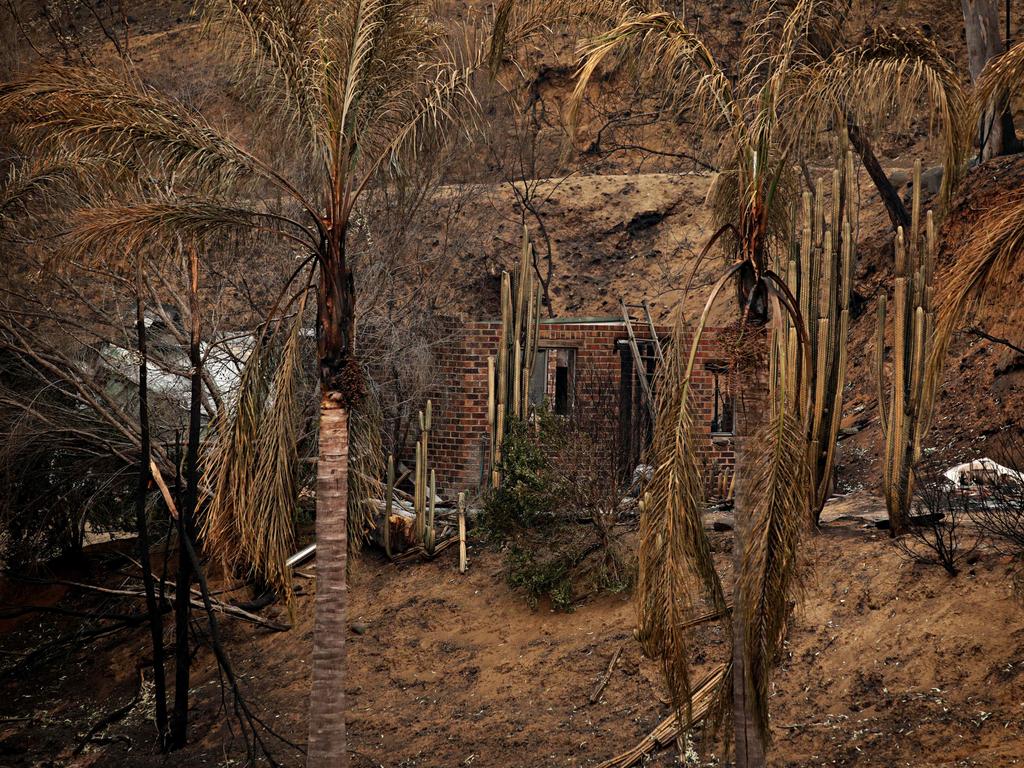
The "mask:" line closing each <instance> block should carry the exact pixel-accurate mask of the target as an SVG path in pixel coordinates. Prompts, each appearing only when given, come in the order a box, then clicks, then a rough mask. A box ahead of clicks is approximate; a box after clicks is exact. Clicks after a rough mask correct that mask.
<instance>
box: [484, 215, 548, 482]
mask: <svg viewBox="0 0 1024 768" xmlns="http://www.w3.org/2000/svg"><path fill="white" fill-rule="evenodd" d="M540 295H541V288H540V282H539V281H538V280H537V279H536V277H535V276H534V273H533V244H532V243H531V242H530V235H529V233H528V232H527V230H526V227H523V241H522V249H521V251H520V258H519V264H518V266H517V267H516V268H515V274H514V275H513V276H511V277H510V276H509V273H508V272H507V271H503V272H502V273H501V331H500V333H499V336H498V352H497V355H492V356H490V357H488V358H487V419H488V423H489V424H490V428H491V429H490V431H491V444H490V466H491V486H492V487H494V488H497V487H498V486H499V485H500V484H501V469H500V467H501V446H502V442H503V441H504V438H505V434H506V433H507V432H508V429H509V427H510V426H511V423H512V420H513V419H525V418H526V417H527V415H528V413H529V405H530V372H531V371H532V370H533V365H534V362H535V360H536V358H537V339H538V335H539V332H540Z"/></svg>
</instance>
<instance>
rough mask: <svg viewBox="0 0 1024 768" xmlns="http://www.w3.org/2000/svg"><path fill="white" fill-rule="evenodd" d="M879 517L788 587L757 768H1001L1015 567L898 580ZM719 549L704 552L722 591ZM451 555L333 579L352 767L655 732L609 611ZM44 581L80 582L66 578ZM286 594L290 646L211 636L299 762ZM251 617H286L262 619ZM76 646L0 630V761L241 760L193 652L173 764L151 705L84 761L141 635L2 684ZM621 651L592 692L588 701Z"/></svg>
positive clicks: (302, 686) (482, 764)
mask: <svg viewBox="0 0 1024 768" xmlns="http://www.w3.org/2000/svg"><path fill="white" fill-rule="evenodd" d="M878 511H879V502H878V500H876V499H872V498H871V497H867V496H860V497H858V500H857V501H856V503H854V502H853V501H851V500H848V501H847V502H844V505H843V507H842V509H838V510H837V511H836V514H837V515H839V516H840V519H838V520H836V521H834V522H832V523H830V524H829V525H827V526H826V528H825V529H824V531H823V532H822V533H821V534H820V535H815V536H812V537H810V538H809V539H808V540H807V542H806V543H805V547H804V552H805V559H806V565H805V575H804V577H803V579H802V581H803V584H804V589H803V593H802V596H801V600H800V601H799V602H798V604H797V606H796V608H795V613H794V621H793V624H792V627H791V630H790V632H789V635H788V638H787V641H786V645H785V650H784V655H783V658H782V659H781V666H780V668H779V670H778V673H777V674H776V676H775V678H774V683H773V688H772V697H771V706H772V716H773V736H774V739H775V747H774V749H775V751H774V753H773V754H774V758H773V760H774V762H773V764H775V765H779V766H783V765H784V766H788V767H790V768H798V767H800V768H803V767H804V766H806V767H807V768H810V766H820V765H843V766H865V767H866V766H877V767H879V768H881V767H882V766H894V765H900V766H914V767H918V766H919V767H920V768H925V767H926V766H928V767H930V766H939V765H948V766H954V765H956V766H986V767H990V768H1004V767H1005V766H1011V765H1017V764H1019V763H1020V762H1021V761H1022V760H1024V757H1022V756H1024V661H1022V659H1024V610H1022V607H1021V602H1020V599H1019V596H1017V595H1015V593H1014V591H1013V586H1012V584H1013V579H1012V575H1013V568H1012V567H1011V565H1010V564H1009V563H1008V562H1007V560H1006V559H1004V558H1002V557H1001V556H999V555H998V554H995V553H991V552H984V553H981V554H980V555H979V556H978V557H977V558H975V559H974V560H973V562H972V563H971V564H969V565H968V566H967V567H965V569H964V572H963V573H962V574H961V575H960V576H958V577H957V578H955V579H950V578H949V577H947V576H946V575H945V573H944V572H943V571H942V570H941V569H940V568H937V567H934V566H931V567H929V566H920V565H912V564H910V563H908V562H906V561H905V560H904V559H903V558H902V557H901V556H900V555H899V554H898V553H897V552H896V551H895V550H894V549H893V547H892V546H891V544H890V543H889V541H888V539H887V538H886V536H885V534H884V532H879V531H877V530H876V529H875V528H874V526H873V525H872V524H871V523H865V522H864V520H862V519H861V518H860V517H859V516H858V515H863V514H865V513H866V512H867V513H868V514H870V513H872V512H874V513H877V512H878ZM730 537H731V534H728V533H725V534H713V539H714V546H715V548H716V549H717V550H718V551H719V552H720V553H721V554H720V555H719V559H720V561H721V565H722V568H723V572H724V573H726V574H728V570H729V569H728V561H729V560H730V558H729V556H728V554H727V552H728V550H729V548H730V541H731V538H730ZM453 553H454V550H453V549H449V550H448V551H447V552H446V553H444V554H442V555H441V556H439V558H438V559H437V560H435V561H433V562H429V563H418V564H410V565H398V566H396V565H392V564H388V563H385V562H383V561H382V560H381V559H380V558H379V556H378V555H376V554H373V553H367V554H366V555H364V557H363V558H361V560H360V561H359V562H358V564H357V565H356V566H355V567H354V568H353V574H352V582H351V590H350V595H351V600H352V604H351V614H350V622H351V627H352V631H351V632H350V634H349V637H348V662H347V663H348V670H349V672H348V675H349V677H348V683H347V686H346V693H347V707H348V710H349V738H350V742H349V744H350V749H351V750H352V753H353V761H352V764H353V766H357V767H358V768H371V767H376V766H386V767H387V768H397V767H398V766H402V767H403V768H412V767H413V766H418V767H419V768H450V767H451V766H456V765H470V766H477V767H479V768H500V767H504V766H514V767H515V768H519V766H523V767H524V768H525V766H536V765H545V766H552V767H554V766H578V767H580V768H582V767H584V766H595V765H597V764H599V763H600V762H601V761H602V760H605V759H607V758H608V757H610V756H612V755H614V754H617V753H619V752H622V751H624V750H625V749H627V748H628V747H631V746H632V745H633V744H634V743H636V742H637V741H639V740H640V738H641V737H642V736H644V735H645V734H646V733H648V732H649V731H650V730H651V729H652V728H653V727H654V726H655V725H656V724H657V723H658V722H659V721H660V720H661V719H662V718H664V717H665V716H667V715H668V714H669V711H670V707H669V706H668V704H667V702H666V696H665V693H664V691H663V689H662V683H661V677H660V672H659V669H658V668H657V666H656V665H655V664H654V663H652V662H650V661H649V660H646V659H644V658H643V657H642V656H641V654H640V650H639V646H638V645H637V643H636V642H635V640H634V639H633V636H632V627H633V622H634V613H633V605H632V602H631V600H630V598H629V597H628V596H626V595H619V596H603V597H600V598H590V599H586V598H585V599H583V600H582V601H580V602H579V603H577V605H576V609H575V611H573V612H572V613H568V614H565V613H553V612H551V611H550V610H549V609H548V607H547V606H546V605H544V604H542V605H541V607H540V609H539V610H537V611H531V610H530V609H529V608H528V607H527V605H526V603H525V600H524V599H523V597H522V596H520V595H516V594H513V593H510V592H509V589H508V587H507V585H506V584H505V580H504V571H503V566H502V556H501V554H500V553H499V552H495V551H494V550H493V549H490V548H489V547H487V546H484V545H481V544H475V545H474V546H471V548H470V559H471V567H470V570H469V572H468V573H467V574H465V575H460V574H459V573H458V570H457V567H456V562H457V561H456V556H455V555H454V554H453ZM111 558H112V555H111V554H110V552H109V550H108V551H107V554H105V555H104V556H103V558H96V557H94V558H93V560H92V561H91V569H92V573H91V574H90V576H89V578H91V579H94V580H100V581H102V582H103V583H108V584H113V583H116V582H117V579H118V577H117V576H116V575H115V570H117V569H121V568H123V567H124V561H123V560H122V561H120V562H118V561H117V560H116V559H111ZM61 575H63V576H64V577H65V578H69V577H74V576H75V575H78V577H79V578H82V576H81V574H75V573H74V572H73V571H69V570H65V571H63V572H62V574H61ZM298 583H299V584H300V586H302V587H304V588H305V590H306V591H305V593H304V594H301V595H300V596H299V598H298V601H297V606H296V609H295V617H294V627H293V629H292V630H291V631H289V632H284V633H275V632H269V631H267V630H264V629H257V628H254V627H252V626H250V625H242V624H237V623H231V622H230V621H229V620H226V619H224V620H223V621H224V622H225V627H224V629H225V635H226V638H227V649H228V652H229V654H230V657H231V659H232V662H233V664H234V665H235V668H236V671H237V672H238V673H239V675H240V677H241V678H242V680H243V687H244V690H245V692H246V695H247V696H248V698H249V701H250V702H251V703H252V704H254V705H255V706H256V708H257V711H258V712H259V713H260V715H261V717H262V718H263V719H264V720H265V721H266V722H268V723H270V724H271V725H272V727H273V728H274V729H275V730H277V731H278V732H279V733H281V734H282V735H283V736H285V737H286V738H287V739H289V740H290V741H293V742H295V743H297V744H299V745H301V744H302V743H304V741H305V712H306V707H307V694H308V685H309V663H308V659H309V652H310V643H311V641H312V626H313V625H312V599H311V595H310V594H309V589H310V586H309V585H310V584H312V582H310V581H308V580H300V581H299V582H298ZM3 589H4V599H5V601H7V600H10V599H11V597H12V596H13V594H14V590H19V598H20V600H21V601H22V602H24V601H25V600H26V597H27V594H28V591H27V590H26V589H25V588H24V585H21V586H20V587H19V586H18V585H17V584H15V583H13V582H10V581H8V582H6V583H5V584H4V586H3ZM35 599H36V600H41V599H42V597H40V596H37V597H36V598H35ZM47 602H48V604H50V605H53V606H57V607H63V608H68V607H74V608H77V609H84V608H86V607H94V606H96V605H97V598H96V596H95V595H90V594H89V593H86V592H82V591H80V590H77V589H75V588H66V589H65V590H64V591H63V594H59V595H49V599H48V600H47ZM104 605H105V606H106V607H107V608H108V610H111V611H114V610H122V609H124V608H126V607H127V606H126V605H122V604H121V603H119V602H117V601H113V602H111V601H107V602H106V603H104ZM264 614H265V615H267V616H269V617H272V618H277V619H279V620H287V618H288V614H287V611H285V610H284V609H283V608H282V607H280V606H279V607H276V608H271V609H268V610H267V611H265V612H264ZM84 628H85V625H83V624H81V623H80V620H76V619H69V618H66V617H60V616H46V617H43V618H39V617H37V616H31V617H29V618H28V619H26V620H23V621H21V622H20V623H19V625H18V626H17V627H15V628H13V629H12V628H9V627H8V628H4V632H3V634H2V635H0V649H2V650H3V652H4V656H5V660H6V662H7V667H6V668H5V670H4V676H3V678H2V680H0V691H2V694H3V695H2V696H0V763H2V764H3V765H5V766H10V768H28V767H29V766H42V765H61V766H75V767H76V768H84V767H85V766H111V767H114V768H129V767H130V768H142V767H143V766H145V767H149V766H163V765H188V766H201V765H211V766H212V765H226V764H235V763H232V762H231V761H237V760H239V759H240V758H241V757H242V743H241V741H240V739H239V737H238V731H237V725H236V726H235V736H234V738H233V739H232V737H231V736H230V734H229V733H228V730H227V728H228V726H227V725H226V724H225V722H224V715H223V713H222V712H221V707H222V706H223V702H222V698H221V696H222V694H221V690H220V686H219V684H218V679H217V676H216V674H215V672H214V669H213V667H212V658H211V654H210V650H209V648H208V647H206V646H201V647H200V649H199V651H198V655H197V661H196V665H195V672H194V676H193V683H192V688H191V690H192V697H193V711H192V724H193V725H192V730H191V733H192V739H193V743H192V744H190V746H188V747H187V748H186V749H185V750H184V751H183V752H180V753H177V754H175V755H172V756H168V757H166V758H161V757H159V756H157V755H154V754H153V753H152V738H153V732H152V725H151V722H150V721H148V720H147V717H151V715H152V712H151V707H152V698H151V696H150V697H146V696H144V697H143V698H142V700H141V701H140V702H139V703H137V704H136V705H135V706H134V707H132V708H131V710H130V711H129V712H128V714H127V715H126V716H124V717H123V718H122V719H119V720H117V721H115V722H113V723H111V724H110V725H109V726H106V727H102V728H99V729H98V730H97V732H96V734H94V736H95V738H94V739H92V740H90V741H89V742H88V743H87V744H85V743H84V737H85V736H86V734H87V732H88V731H89V727H90V726H91V725H92V724H94V723H97V722H99V721H100V720H101V719H102V718H103V716H104V715H106V714H108V713H110V712H111V711H114V710H116V709H117V708H119V707H121V706H122V705H123V704H124V703H125V702H130V701H131V700H132V699H133V697H134V696H135V695H136V692H137V690H138V671H137V670H138V660H139V659H144V658H145V657H146V655H147V642H148V641H147V635H146V632H145V631H144V630H143V629H136V630H133V632H132V633H131V634H128V635H125V634H121V635H117V636H112V637H110V638H104V639H100V640H99V641H96V642H93V643H90V644H88V645H86V646H85V647H84V648H82V649H74V648H72V649H69V650H68V651H67V652H66V653H65V654H64V655H62V656H60V657H57V658H54V659H52V660H50V661H49V662H48V663H45V664H36V665H33V666H26V665H21V666H20V667H18V668H16V669H14V670H13V671H12V670H11V669H10V659H11V656H10V654H20V653H23V652H25V651H30V650H31V649H33V648H37V647H38V646H39V645H40V644H41V643H43V642H45V641H47V640H50V639H53V638H54V637H55V636H56V635H57V633H66V632H71V631H82V630H84ZM982 628H983V629H984V631H981V629H982ZM620 648H621V655H620V656H619V659H618V661H617V663H616V665H615V666H614V668H613V670H612V673H611V675H610V677H609V679H608V683H607V687H606V688H604V690H603V692H602V693H601V695H600V697H599V699H598V700H597V702H596V703H593V704H591V703H589V698H590V695H591V693H592V691H593V690H594V688H595V686H596V685H597V683H598V682H599V681H600V679H601V678H602V676H603V675H604V674H605V672H606V670H607V667H608V664H609V661H610V659H611V657H612V656H613V655H614V654H615V652H616V650H617V649H620ZM721 653H722V635H721V633H720V630H718V629H716V628H714V627H712V626H707V627H705V628H703V629H702V630H701V631H700V632H699V639H698V641H697V642H696V643H695V657H694V660H693V661H694V664H695V665H696V666H697V667H704V666H706V665H709V664H711V663H713V662H714V660H715V659H717V658H718V657H719V656H720V655H721ZM146 675H147V679H148V677H149V672H148V670H146ZM82 744H84V746H82V748H81V751H80V754H75V750H76V748H77V747H78V746H79V745H82ZM271 746H272V748H273V752H274V754H275V757H276V758H277V759H278V760H280V761H281V762H282V764H284V765H286V766H300V765H302V758H301V755H300V754H299V753H298V752H297V751H295V750H294V749H292V748H290V747H288V746H286V745H284V744H282V743H280V742H275V741H273V740H271ZM674 760H675V757H674V755H673V750H667V751H663V752H660V753H659V754H658V755H656V756H655V757H654V759H653V760H652V761H651V762H649V763H647V765H651V766H666V768H667V766H669V765H673V764H675V762H674Z"/></svg>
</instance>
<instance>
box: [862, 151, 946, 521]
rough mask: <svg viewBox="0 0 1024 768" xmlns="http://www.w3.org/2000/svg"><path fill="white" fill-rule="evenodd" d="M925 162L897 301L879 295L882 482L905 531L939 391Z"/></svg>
mask: <svg viewBox="0 0 1024 768" xmlns="http://www.w3.org/2000/svg"><path fill="white" fill-rule="evenodd" d="M920 221H921V162H920V161H918V162H916V163H915V164H914V197H913V206H912V212H911V223H910V232H909V234H907V233H904V232H903V228H902V227H900V228H899V230H898V231H897V233H896V259H895V280H894V289H893V307H892V310H891V312H890V310H889V308H888V303H887V301H886V297H885V295H884V294H883V295H882V296H881V297H880V298H879V300H878V326H877V328H876V333H875V356H876V363H877V375H878V410H879V414H880V416H881V421H882V428H883V430H884V431H885V467H884V472H883V474H882V487H883V490H884V492H885V503H886V507H887V508H888V511H889V525H890V533H891V534H892V535H893V536H897V535H899V534H901V533H904V532H905V531H906V529H907V524H908V520H909V516H910V507H911V501H912V499H913V494H914V477H913V469H914V465H915V464H916V463H917V461H918V459H919V458H920V457H921V441H922V439H923V438H924V435H925V433H926V432H927V430H928V426H929V424H930V422H931V416H932V406H933V404H934V393H933V391H932V390H931V389H930V388H929V387H928V386H926V379H927V377H926V375H925V374H926V365H927V362H928V359H929V357H930V356H931V350H932V344H933V342H934V336H935V312H934V309H933V306H932V273H933V271H934V265H935V249H936V238H935V222H934V219H933V217H932V212H931V211H928V212H927V214H926V216H925V227H924V236H923V237H922V233H921V226H920ZM890 314H891V316H892V325H893V333H892V339H893V341H892V350H893V351H892V376H891V381H890V385H889V397H888V402H886V396H885V389H886V375H885V374H886V371H885V325H886V319H887V316H888V315H890Z"/></svg>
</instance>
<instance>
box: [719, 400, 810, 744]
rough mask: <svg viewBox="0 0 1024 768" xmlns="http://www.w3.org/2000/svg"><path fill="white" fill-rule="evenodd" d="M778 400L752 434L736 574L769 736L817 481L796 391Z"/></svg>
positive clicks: (751, 676)
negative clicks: (747, 503) (772, 693)
mask: <svg viewBox="0 0 1024 768" xmlns="http://www.w3.org/2000/svg"><path fill="white" fill-rule="evenodd" d="M787 389H789V391H788V392H787V391H786V390H787ZM776 400H777V403H776V405H775V407H774V408H773V409H772V411H773V413H772V415H771V417H770V418H769V419H768V420H767V421H766V423H765V424H764V425H763V426H762V428H761V429H760V430H759V432H758V433H757V434H755V435H754V436H753V442H754V443H755V444H756V445H757V446H758V448H757V451H756V459H755V461H754V465H753V467H752V468H753V470H754V475H753V478H752V479H751V481H750V483H751V487H750V489H749V491H748V494H747V497H748V498H749V499H751V500H753V502H754V506H753V508H752V509H751V510H750V522H749V528H748V530H747V532H746V536H747V541H746V546H745V548H744V551H743V560H742V569H741V572H740V574H739V575H738V579H739V583H738V589H739V594H740V596H739V597H738V598H737V605H741V606H742V609H743V612H744V615H743V616H738V615H737V616H735V617H734V621H740V622H742V626H743V627H744V628H745V630H746V642H745V651H746V658H745V659H744V669H745V673H746V675H747V683H748V685H747V687H748V689H749V690H752V691H754V700H755V710H756V712H757V724H758V727H759V728H760V729H761V733H762V736H763V737H764V738H765V740H766V741H767V738H768V733H769V732H768V686H769V682H770V673H771V669H772V667H773V666H774V664H775V661H776V659H777V657H778V653H779V650H780V648H781V646H782V639H783V636H784V633H785V628H786V619H787V617H788V614H789V607H788V606H789V599H790V598H791V596H792V592H793V588H794V584H795V581H794V577H795V575H796V573H797V548H798V544H799V540H800V533H801V531H802V530H803V529H804V528H805V527H806V520H807V510H808V509H809V505H810V492H809V491H810V487H811V476H810V469H809V466H808V463H807V456H808V452H807V438H806V435H805V429H804V420H803V416H802V414H801V413H800V412H799V409H798V408H797V407H795V404H796V403H798V402H799V396H798V393H797V392H795V390H792V388H788V387H787V388H784V389H782V390H781V391H780V392H777V393H776Z"/></svg>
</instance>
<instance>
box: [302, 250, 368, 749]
mask: <svg viewBox="0 0 1024 768" xmlns="http://www.w3.org/2000/svg"><path fill="white" fill-rule="evenodd" d="M330 234H331V235H332V237H333V240H331V241H328V240H325V242H324V243H323V244H322V246H321V253H320V285H319V290H318V292H317V324H318V327H317V352H318V355H319V359H320V389H321V400H320V455H319V459H318V461H317V480H316V602H315V604H314V608H315V612H316V617H315V619H314V625H313V627H314V629H313V681H312V686H311V689H310V693H309V743H308V746H307V752H306V766H307V768H346V767H347V766H348V749H347V747H346V743H345V633H346V632H347V631H348V624H347V622H346V611H347V610H348V580H347V567H348V414H349V408H350V407H351V405H352V404H353V403H355V402H357V401H358V399H359V398H360V397H361V396H362V393H363V381H362V378H361V376H362V372H361V369H360V368H359V366H358V364H357V363H356V361H355V356H354V350H355V285H354V282H353V279H352V273H351V272H350V271H349V270H348V269H347V268H346V265H345V240H344V232H343V231H341V232H331V233H330ZM332 243H333V244H332Z"/></svg>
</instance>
